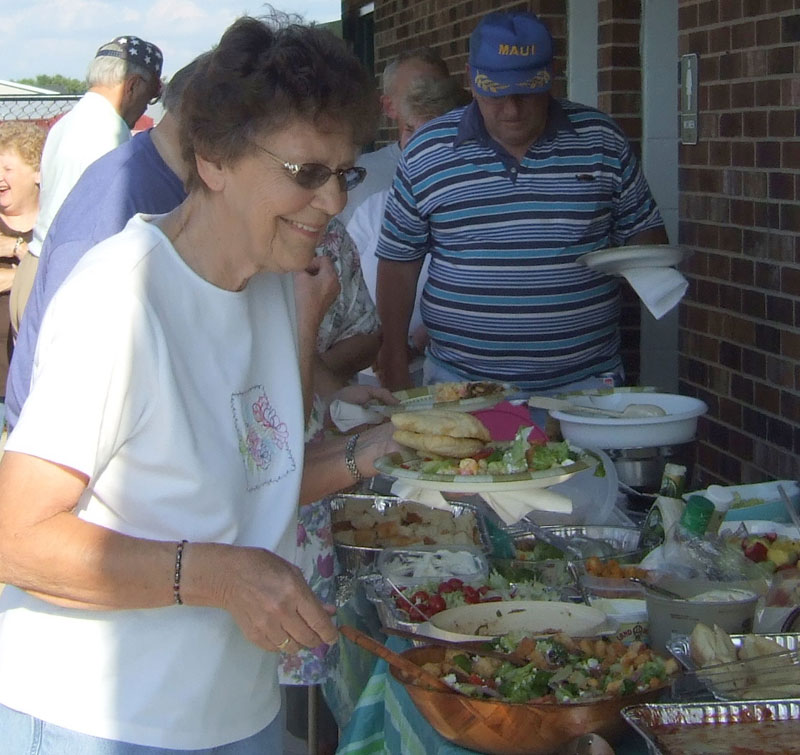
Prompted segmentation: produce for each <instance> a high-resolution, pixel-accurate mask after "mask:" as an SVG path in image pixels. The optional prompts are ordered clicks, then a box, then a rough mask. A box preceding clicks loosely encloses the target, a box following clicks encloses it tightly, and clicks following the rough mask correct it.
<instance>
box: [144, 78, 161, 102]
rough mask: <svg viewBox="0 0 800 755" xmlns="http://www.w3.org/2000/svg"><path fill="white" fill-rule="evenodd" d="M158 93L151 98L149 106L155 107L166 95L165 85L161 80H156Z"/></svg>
mask: <svg viewBox="0 0 800 755" xmlns="http://www.w3.org/2000/svg"><path fill="white" fill-rule="evenodd" d="M155 83H156V93H155V95H154V96H153V97H151V98H150V99H149V100H148V101H147V104H148V105H155V104H156V102H158V101H159V100H160V99H161V95H162V94H164V83H163V82H162V81H161V79H156V82H155Z"/></svg>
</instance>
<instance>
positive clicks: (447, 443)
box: [392, 430, 483, 459]
mask: <svg viewBox="0 0 800 755" xmlns="http://www.w3.org/2000/svg"><path fill="white" fill-rule="evenodd" d="M392 437H393V438H394V439H395V440H396V441H397V442H398V443H399V444H400V445H402V446H407V447H408V448H413V449H414V450H415V451H421V452H422V453H426V454H436V455H438V456H448V457H453V458H456V459H461V458H463V457H465V456H472V454H476V453H478V451H480V450H481V449H482V448H483V441H482V440H476V439H475V438H454V437H451V436H449V435H423V434H422V433H415V432H411V431H410V430H395V432H394V435H393V436H392Z"/></svg>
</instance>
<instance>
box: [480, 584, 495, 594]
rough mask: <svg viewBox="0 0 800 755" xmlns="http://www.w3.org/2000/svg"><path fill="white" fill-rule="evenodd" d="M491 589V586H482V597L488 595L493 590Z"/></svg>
mask: <svg viewBox="0 0 800 755" xmlns="http://www.w3.org/2000/svg"><path fill="white" fill-rule="evenodd" d="M491 589H492V588H491V587H489V585H481V586H480V587H479V588H478V592H479V593H480V594H481V595H486V593H487V592H489V590H491Z"/></svg>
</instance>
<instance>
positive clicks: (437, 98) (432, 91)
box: [398, 76, 467, 121]
mask: <svg viewBox="0 0 800 755" xmlns="http://www.w3.org/2000/svg"><path fill="white" fill-rule="evenodd" d="M466 102H467V93H466V92H465V91H464V89H462V88H461V87H460V86H459V85H458V83H457V82H456V80H455V79H454V78H452V77H448V78H446V79H439V78H433V77H431V76H422V77H420V78H418V79H415V80H414V81H412V82H411V83H410V84H409V86H408V91H407V92H406V95H405V97H403V99H402V100H401V101H400V102H399V103H398V109H399V110H400V112H401V113H402V115H403V117H405V118H413V119H418V120H423V119H424V120H426V121H429V120H430V119H431V118H436V117H437V116H440V115H444V114H445V113H446V112H448V111H449V110H452V109H453V108H457V107H459V106H460V105H464V104H466Z"/></svg>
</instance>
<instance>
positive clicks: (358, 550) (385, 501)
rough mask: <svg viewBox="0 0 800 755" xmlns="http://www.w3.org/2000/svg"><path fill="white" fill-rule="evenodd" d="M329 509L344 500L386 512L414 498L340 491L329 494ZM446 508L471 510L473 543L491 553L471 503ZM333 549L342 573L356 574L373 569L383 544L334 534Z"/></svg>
mask: <svg viewBox="0 0 800 755" xmlns="http://www.w3.org/2000/svg"><path fill="white" fill-rule="evenodd" d="M329 500H330V504H331V509H332V511H333V512H334V516H335V512H337V511H341V510H343V509H344V508H345V506H346V505H347V503H348V501H358V502H368V503H370V507H371V508H372V509H374V510H375V511H379V512H382V511H386V510H387V509H389V508H391V507H393V506H399V505H401V504H408V503H414V504H415V505H416V506H419V505H421V504H417V503H415V502H414V501H407V500H405V499H404V498H398V497H397V496H383V495H369V494H342V495H337V496H333V497H331V498H330V499H329ZM448 509H449V510H450V512H451V513H452V515H453V516H454V517H460V516H464V515H465V514H468V513H471V514H472V515H473V516H474V518H475V523H476V529H477V537H478V542H476V543H475V545H476V546H477V547H478V548H480V549H481V550H482V551H483V552H484V553H486V554H488V553H490V552H491V549H492V545H491V539H490V537H489V531H488V529H487V527H486V519H485V516H484V514H483V513H482V512H481V510H480V508H479V507H478V506H476V505H475V504H473V503H469V502H466V501H459V502H448ZM333 542H334V548H335V550H336V557H337V559H338V561H339V566H340V568H341V569H342V571H343V572H344V573H345V574H349V575H351V576H352V575H360V574H368V573H371V572H374V571H375V569H376V566H377V563H376V562H377V558H378V554H379V553H381V552H382V551H383V550H384V548H383V547H368V546H360V545H348V544H346V543H341V542H337V539H336V534H335V533H334V536H333ZM439 544H440V545H444V546H448V545H452V543H448V542H446V541H443V542H442V543H439ZM403 547H404V548H406V549H413V547H414V546H413V545H404V546H403Z"/></svg>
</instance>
